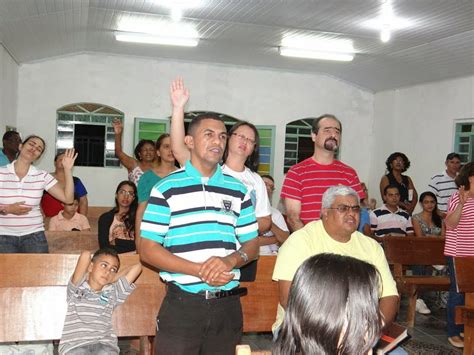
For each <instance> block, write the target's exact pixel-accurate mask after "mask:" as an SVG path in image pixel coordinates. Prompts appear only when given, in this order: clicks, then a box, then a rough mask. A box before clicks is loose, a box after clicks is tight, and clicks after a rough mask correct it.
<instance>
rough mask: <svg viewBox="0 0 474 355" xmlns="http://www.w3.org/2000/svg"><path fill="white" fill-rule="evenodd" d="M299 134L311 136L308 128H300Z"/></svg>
mask: <svg viewBox="0 0 474 355" xmlns="http://www.w3.org/2000/svg"><path fill="white" fill-rule="evenodd" d="M299 134H304V135H307V136H309V135H311V129H308V128H304V129H303V128H300V130H299Z"/></svg>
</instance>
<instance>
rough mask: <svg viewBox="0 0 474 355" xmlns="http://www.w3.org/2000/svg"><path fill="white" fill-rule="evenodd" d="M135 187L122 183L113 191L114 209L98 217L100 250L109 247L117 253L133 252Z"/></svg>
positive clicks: (127, 182)
mask: <svg viewBox="0 0 474 355" xmlns="http://www.w3.org/2000/svg"><path fill="white" fill-rule="evenodd" d="M136 196H137V187H136V186H135V184H134V183H133V182H130V181H128V180H124V181H122V182H121V183H120V184H119V185H118V186H117V190H116V191H115V207H114V208H113V209H111V210H110V211H109V212H105V213H104V214H102V215H101V216H100V217H99V245H100V248H105V247H110V248H113V249H115V250H116V251H117V252H118V253H127V252H133V251H135V215H136V212H137V204H138V202H137V198H136Z"/></svg>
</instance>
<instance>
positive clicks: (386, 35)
mask: <svg viewBox="0 0 474 355" xmlns="http://www.w3.org/2000/svg"><path fill="white" fill-rule="evenodd" d="M391 37H392V31H391V30H390V26H389V25H384V26H383V27H382V31H380V40H381V41H382V42H383V43H387V42H388V41H390V38H391Z"/></svg>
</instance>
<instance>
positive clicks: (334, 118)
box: [311, 113, 342, 134]
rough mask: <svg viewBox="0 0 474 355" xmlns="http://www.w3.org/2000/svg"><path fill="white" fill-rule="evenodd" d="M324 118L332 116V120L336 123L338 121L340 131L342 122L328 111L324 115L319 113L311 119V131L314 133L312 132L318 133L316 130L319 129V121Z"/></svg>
mask: <svg viewBox="0 0 474 355" xmlns="http://www.w3.org/2000/svg"><path fill="white" fill-rule="evenodd" d="M325 118H332V119H333V120H336V121H337V123H339V128H340V129H341V133H342V123H341V121H339V120H338V118H337V117H336V116H334V115H332V114H330V113H325V114H324V115H321V116H319V117H316V118H315V119H314V120H313V124H312V126H311V131H312V132H313V133H314V134H318V131H319V122H321V121H322V120H323V119H325Z"/></svg>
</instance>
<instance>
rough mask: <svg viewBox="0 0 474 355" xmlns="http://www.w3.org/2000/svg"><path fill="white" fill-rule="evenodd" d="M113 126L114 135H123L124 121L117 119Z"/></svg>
mask: <svg viewBox="0 0 474 355" xmlns="http://www.w3.org/2000/svg"><path fill="white" fill-rule="evenodd" d="M112 126H113V127H114V133H115V134H122V131H123V123H122V120H119V119H118V118H115V119H114V120H113V121H112Z"/></svg>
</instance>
